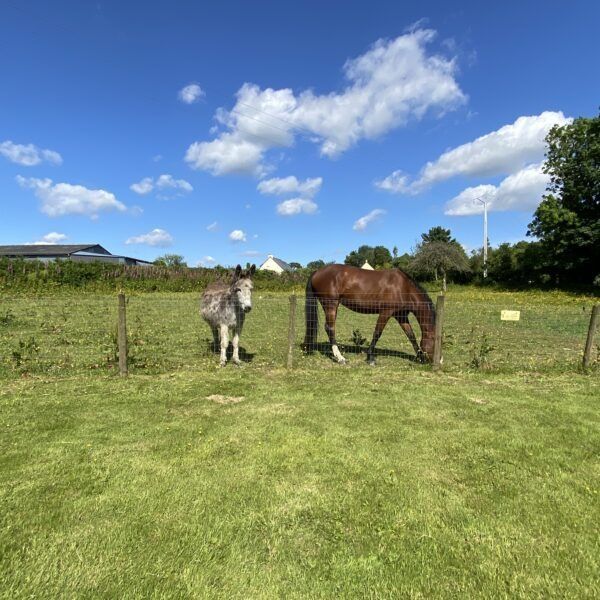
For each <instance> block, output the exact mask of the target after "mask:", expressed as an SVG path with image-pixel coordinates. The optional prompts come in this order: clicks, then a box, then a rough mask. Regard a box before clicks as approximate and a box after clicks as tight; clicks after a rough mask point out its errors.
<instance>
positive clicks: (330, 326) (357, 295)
mask: <svg viewBox="0 0 600 600" xmlns="http://www.w3.org/2000/svg"><path fill="white" fill-rule="evenodd" d="M317 300H319V302H320V303H321V306H322V307H323V311H324V312H325V331H326V332H327V335H328V336H329V341H330V342H331V350H332V352H333V356H334V357H335V359H336V360H337V362H339V363H345V362H346V359H345V358H344V357H343V356H342V354H341V353H340V350H339V348H338V346H337V342H336V340H335V319H336V316H337V310H338V306H339V305H340V304H341V305H342V306H345V307H346V308H349V309H350V310H353V311H355V312H358V313H367V314H379V319H377V325H376V326H375V331H374V333H373V339H372V341H371V345H370V346H369V348H368V350H367V361H368V362H369V364H371V365H374V364H375V344H376V343H377V340H378V339H379V338H380V337H381V334H382V332H383V329H384V327H385V325H386V323H387V322H388V320H389V319H390V318H391V317H394V318H395V319H396V321H398V323H399V324H400V327H402V329H403V330H404V333H406V335H407V336H408V339H409V340H410V342H411V344H412V345H413V348H414V349H415V352H416V354H417V358H418V359H420V360H421V361H422V362H425V361H431V360H432V358H433V346H434V340H435V335H434V332H435V308H434V306H433V302H432V301H431V298H430V297H429V296H428V295H427V292H426V291H425V290H424V289H423V288H422V287H420V286H419V285H418V284H417V283H416V282H415V281H413V280H412V279H411V278H410V277H409V276H408V275H407V274H406V273H404V272H403V271H400V270H399V269H389V270H385V271H367V270H365V269H359V268H358V267H350V266H347V265H328V266H326V267H323V268H321V269H319V270H318V271H315V272H314V273H313V274H312V275H311V276H310V278H309V279H308V283H307V285H306V308H305V310H306V336H305V338H304V344H303V346H304V349H305V350H306V351H310V350H312V349H313V348H314V346H315V342H316V338H317V329H318V306H317ZM411 312H412V313H413V314H414V315H415V317H416V319H417V321H418V323H419V326H420V328H421V344H420V345H419V344H418V343H417V339H416V337H415V334H414V331H413V329H412V327H411V325H410V322H409V320H408V315H409V313H411Z"/></svg>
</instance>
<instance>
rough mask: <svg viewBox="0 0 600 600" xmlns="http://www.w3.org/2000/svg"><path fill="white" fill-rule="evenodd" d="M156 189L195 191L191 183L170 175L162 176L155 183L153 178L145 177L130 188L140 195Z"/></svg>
mask: <svg viewBox="0 0 600 600" xmlns="http://www.w3.org/2000/svg"><path fill="white" fill-rule="evenodd" d="M155 188H156V189H157V190H176V191H180V192H192V191H194V188H193V187H192V184H191V183H190V182H189V181H186V180H185V179H175V178H174V177H173V176H172V175H169V174H168V173H166V174H164V175H161V176H160V177H158V178H157V179H156V181H154V179H152V177H144V178H143V179H142V180H141V181H138V182H137V183H133V184H131V185H130V186H129V189H130V190H132V191H134V192H135V193H136V194H140V195H145V194H149V193H150V192H151V191H152V190H154V189H155Z"/></svg>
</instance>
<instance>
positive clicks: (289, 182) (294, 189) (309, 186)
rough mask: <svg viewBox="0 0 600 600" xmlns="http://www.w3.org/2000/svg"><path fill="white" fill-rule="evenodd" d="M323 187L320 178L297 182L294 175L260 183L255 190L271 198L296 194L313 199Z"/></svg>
mask: <svg viewBox="0 0 600 600" xmlns="http://www.w3.org/2000/svg"><path fill="white" fill-rule="evenodd" d="M322 185H323V178H322V177H313V178H310V177H309V178H308V179H305V180H304V181H300V180H298V179H297V178H296V177H295V176H294V175H290V176H289V177H274V178H273V179H266V180H264V181H261V182H260V183H259V184H258V186H256V189H257V190H258V191H259V192H260V193H261V194H271V195H273V196H285V195H286V194H298V195H300V196H303V197H308V198H313V197H314V196H316V195H317V194H318V193H319V190H320V189H321V186H322Z"/></svg>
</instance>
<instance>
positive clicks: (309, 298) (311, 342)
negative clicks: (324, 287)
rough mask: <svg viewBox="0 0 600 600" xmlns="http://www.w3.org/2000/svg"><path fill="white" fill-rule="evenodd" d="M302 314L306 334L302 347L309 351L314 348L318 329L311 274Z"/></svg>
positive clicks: (317, 312)
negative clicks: (304, 319)
mask: <svg viewBox="0 0 600 600" xmlns="http://www.w3.org/2000/svg"><path fill="white" fill-rule="evenodd" d="M304 315H305V318H306V335H305V336H304V344H302V349H303V350H304V351H305V352H311V351H312V350H314V348H315V343H316V340H317V331H318V330H319V311H318V306H317V298H316V296H315V292H314V290H313V286H312V274H311V276H310V277H309V278H308V282H307V284H306V303H305V305H304Z"/></svg>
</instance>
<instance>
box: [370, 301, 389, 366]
mask: <svg viewBox="0 0 600 600" xmlns="http://www.w3.org/2000/svg"><path fill="white" fill-rule="evenodd" d="M391 316H392V315H391V313H390V311H389V310H388V311H384V312H380V313H379V318H378V319H377V324H376V325H375V331H374V332H373V339H372V340H371V345H370V346H369V348H368V350H367V362H368V363H369V364H370V365H371V366H375V344H377V341H378V340H379V338H380V337H381V334H382V333H383V330H384V329H385V326H386V325H387V322H388V321H389V320H390V317H391Z"/></svg>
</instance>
